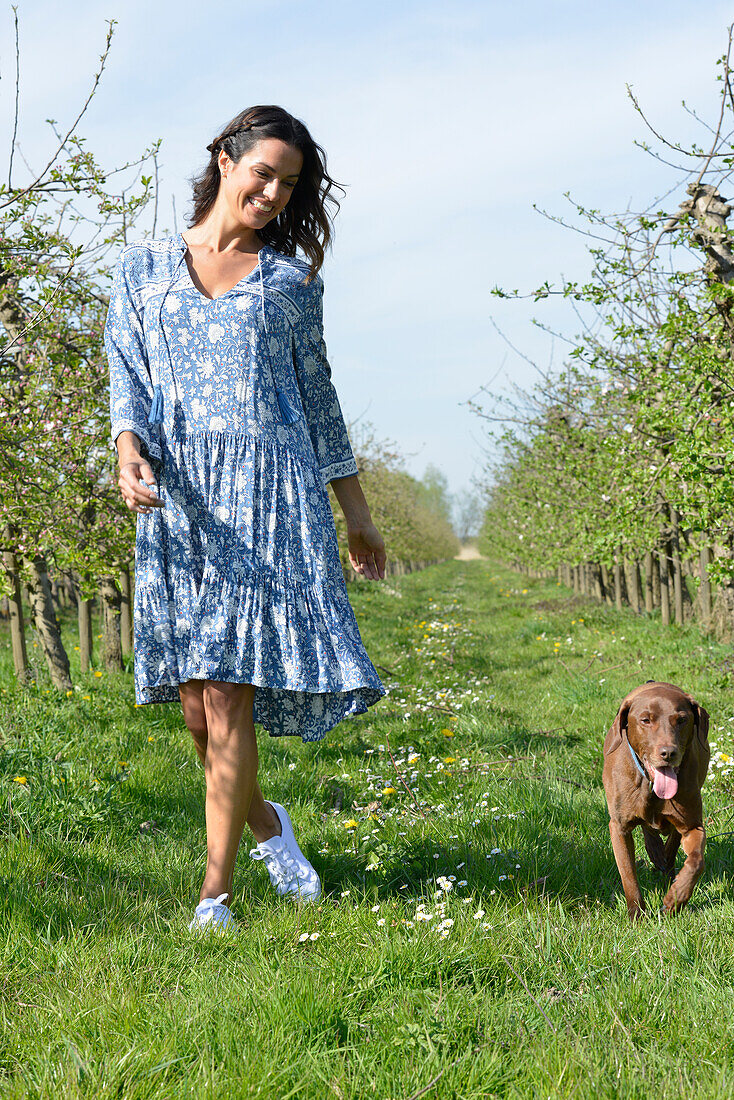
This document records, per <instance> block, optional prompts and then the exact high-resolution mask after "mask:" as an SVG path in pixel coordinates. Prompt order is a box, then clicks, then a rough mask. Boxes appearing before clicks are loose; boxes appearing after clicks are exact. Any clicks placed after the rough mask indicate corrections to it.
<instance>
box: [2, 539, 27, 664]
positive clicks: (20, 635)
mask: <svg viewBox="0 0 734 1100" xmlns="http://www.w3.org/2000/svg"><path fill="white" fill-rule="evenodd" d="M3 539H4V541H5V545H6V546H12V545H13V531H12V528H10V527H6V529H5V531H4V532H3ZM3 565H4V567H5V572H6V574H7V577H8V580H9V581H10V589H11V591H10V597H9V599H8V610H9V612H10V641H11V645H12V649H13V667H14V669H15V676H16V679H17V681H18V683H19V684H27V683H28V652H27V650H26V644H25V623H24V621H23V602H22V598H21V591H20V589H21V585H20V576H19V575H18V559H17V558H16V556H15V554H14V552H13V551H12V550H6V551H5V552H4V553H3Z"/></svg>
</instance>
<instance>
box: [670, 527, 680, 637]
mask: <svg viewBox="0 0 734 1100" xmlns="http://www.w3.org/2000/svg"><path fill="white" fill-rule="evenodd" d="M669 514H670V551H671V553H670V563H671V567H672V573H673V595H674V602H675V621H676V622H677V623H682V622H683V571H682V570H681V564H680V520H679V516H678V511H677V509H676V508H670V509H669Z"/></svg>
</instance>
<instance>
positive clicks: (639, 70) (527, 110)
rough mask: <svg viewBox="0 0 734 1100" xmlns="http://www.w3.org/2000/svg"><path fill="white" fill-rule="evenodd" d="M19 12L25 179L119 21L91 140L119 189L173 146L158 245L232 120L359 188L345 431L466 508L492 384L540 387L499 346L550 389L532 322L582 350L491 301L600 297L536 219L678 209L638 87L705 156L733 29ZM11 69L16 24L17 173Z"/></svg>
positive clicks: (193, 6)
mask: <svg viewBox="0 0 734 1100" xmlns="http://www.w3.org/2000/svg"><path fill="white" fill-rule="evenodd" d="M18 9H19V11H18V14H19V19H20V36H21V37H20V41H21V66H22V74H21V77H22V83H21V99H20V132H19V143H20V148H21V150H22V152H23V154H24V155H25V157H26V158H27V159H28V160H29V162H30V163H31V164H32V165H33V166H37V165H39V164H40V163H42V157H43V155H44V153H46V152H48V151H49V150H50V148H51V135H50V129H49V127H48V126H47V125H46V124H45V123H44V119H46V118H48V117H53V118H55V119H57V120H58V122H59V125H60V126H64V125H66V124H68V123H69V121H70V120H71V119H72V118H73V117H74V116H75V115H76V113H77V111H78V110H79V108H80V106H81V104H82V103H83V101H84V99H85V98H86V95H87V93H88V90H89V88H90V85H91V77H92V74H93V73H94V71H95V69H96V66H97V63H98V59H99V56H100V54H101V52H102V49H103V46H104V40H105V34H106V29H107V26H106V21H107V20H108V19H116V20H117V21H118V22H117V26H116V28H115V36H114V39H113V43H112V50H111V55H110V57H109V59H108V62H107V68H106V71H105V73H104V75H103V77H102V82H101V86H100V89H99V91H98V93H97V94H96V96H95V98H94V101H93V103H92V106H91V108H90V109H89V111H88V113H87V115H86V116H85V119H84V120H83V122H82V126H81V130H80V132H81V133H82V134H83V135H84V136H86V137H87V138H88V142H89V147H90V149H91V150H92V151H94V153H95V154H96V155H97V156H98V158H99V159H100V160H101V162H102V163H103V165H105V167H108V168H109V167H113V166H114V165H115V164H118V163H121V162H123V161H124V160H128V159H134V158H135V156H136V155H138V154H139V153H140V152H141V151H142V150H143V148H144V147H145V146H146V145H148V144H149V143H150V142H152V141H154V140H155V139H157V138H162V139H163V144H162V150H161V157H160V164H161V213H160V220H159V232H168V231H172V230H173V229H174V223H173V213H172V211H173V200H174V198H175V206H176V211H177V214H178V224H177V226H176V227H175V228H178V229H182V228H184V227H185V221H184V219H185V216H186V214H187V213H188V210H189V199H190V185H189V177H190V176H191V175H192V173H194V172H195V171H197V170H198V169H199V168H200V167H201V166H202V165H203V163H204V162H205V160H206V157H207V156H208V154H207V153H206V150H205V146H206V145H207V143H208V142H209V141H211V139H212V137H213V136H214V135H215V133H216V132H217V130H218V129H219V127H220V126H221V125H223V124H224V123H225V122H227V121H228V119H229V118H231V117H232V116H233V115H234V114H236V113H237V112H238V111H240V110H242V109H244V108H245V107H247V106H249V105H251V104H255V103H277V104H280V105H282V106H283V107H285V108H286V109H287V110H289V111H291V112H292V113H293V114H295V115H296V116H297V117H299V118H301V119H303V120H304V121H305V122H306V124H307V125H308V127H309V129H310V130H311V133H312V134H313V136H314V137H315V139H316V140H317V141H318V142H319V143H320V144H321V145H323V146H324V148H325V149H326V151H327V155H328V165H329V170H330V172H331V174H332V175H333V176H334V177H335V178H336V179H338V180H339V181H340V182H343V183H344V184H345V185H347V193H346V195H345V196H344V199H343V201H342V209H341V211H340V213H339V215H338V217H337V221H336V237H335V242H334V247H333V250H332V252H331V253H330V254H329V256H328V258H327V261H326V264H325V266H324V269H323V271H322V274H323V277H324V282H325V288H326V289H325V332H326V341H327V346H328V349H329V356H330V360H331V363H332V370H333V380H334V383H335V385H336V387H337V390H338V393H339V396H340V400H341V403H342V407H343V409H344V413H345V416H346V417H347V419H348V420H350V421H357V420H359V419H360V418H362V419H366V420H368V421H370V422H371V423H372V424H373V425H374V427H375V429H376V431H377V434H378V435H379V436H382V437H385V438H387V439H390V440H393V441H394V442H395V443H397V444H398V446H399V448H400V450H401V451H402V452H403V453H404V454H405V455H406V460H407V466H408V469H409V470H410V471H411V473H414V474H415V475H416V476H421V475H422V474H423V472H424V470H425V467H426V466H427V464H428V463H433V464H435V465H437V466H438V467H439V468H440V469H442V470H443V471H444V472H445V474H446V476H447V477H448V480H449V486H450V489H451V490H452V491H457V490H460V489H462V488H466V487H469V486H470V483H471V480H472V477H473V476H475V475H478V474H480V472H481V468H482V464H483V461H484V459H483V457H482V452H483V447H484V431H483V426H482V424H481V422H480V421H479V420H478V419H477V418H476V416H475V415H473V414H472V413H471V412H470V411H469V410H468V408H467V406H466V401H467V400H468V399H470V398H472V397H475V396H476V395H477V392H478V390H479V388H480V386H482V385H483V384H486V383H489V382H490V381H491V380H494V381H493V382H492V385H493V388H494V389H495V390H497V389H506V388H507V386H508V385H509V384H510V383H512V382H516V383H519V384H520V385H528V384H530V383H531V382H532V379H533V376H534V371H533V368H532V367H531V366H530V365H528V364H527V363H526V362H525V361H524V360H523V359H522V358H520V357H519V356H517V355H515V354H514V353H513V352H512V351H510V349H509V348H508V347H507V345H506V343H505V342H504V341H503V340H502V338H501V336H500V335H499V334H498V332H497V330H496V328H495V324H496V325H497V326H499V328H500V329H501V330H502V331H503V332H504V333H506V335H507V337H508V338H509V339H510V340H511V341H512V343H513V344H515V345H516V346H517V347H518V348H520V349H521V350H522V351H523V352H524V353H525V354H526V355H528V356H529V357H530V358H531V359H534V360H535V361H536V362H537V363H538V364H539V365H540V366H542V367H547V366H548V364H549V362H551V359H553V361H555V362H557V361H558V356H559V355H560V354H562V346H559V344H558V341H556V342H555V346H554V342H553V341H551V339H550V338H549V337H548V336H547V335H546V334H544V333H543V332H541V331H540V330H539V329H538V328H537V326H533V324H532V318H533V317H537V318H538V320H540V321H542V322H543V323H547V324H548V325H550V326H552V327H554V328H557V329H559V330H561V331H565V332H568V333H569V334H570V333H572V332H573V331H574V329H575V327H576V325H575V320H574V317H573V314H572V313H571V311H570V310H569V309H568V307H566V306H564V305H563V303H561V302H559V301H558V300H551V301H548V302H545V303H539V304H537V305H532V304H531V303H529V302H526V301H523V302H501V301H499V300H498V299H496V298H493V297H492V296H491V295H490V290H491V288H492V287H493V286H495V285H501V286H504V287H507V288H519V289H522V290H526V289H527V290H529V289H531V288H532V287H534V286H536V285H539V284H540V283H542V282H543V281H544V280H545V279H546V278H548V279H550V280H551V281H554V280H557V279H558V277H559V276H560V275H561V274H564V275H566V276H567V277H569V278H582V277H583V276H584V274H585V273H586V270H587V267H588V263H587V259H586V255H585V243H584V241H583V239H582V238H581V237H580V236H578V235H577V234H574V233H572V232H570V231H568V230H564V229H562V228H560V227H559V226H557V225H554V224H553V223H552V222H550V221H549V220H547V219H545V218H543V217H542V216H541V215H540V214H539V213H537V212H536V211H535V210H534V209H533V204H534V203H535V204H537V205H538V206H539V207H541V208H544V209H546V210H548V211H549V212H551V213H554V214H563V215H565V216H569V215H572V208H571V207H570V206H569V204H568V201H567V199H565V198H564V197H563V194H564V192H565V191H569V190H570V191H571V193H572V195H573V196H574V197H575V198H576V199H578V200H579V201H580V202H582V203H585V204H587V205H589V206H594V207H598V208H602V209H604V210H609V211H613V210H623V209H625V208H626V207H628V206H630V207H631V208H633V209H635V208H638V207H641V206H643V205H647V204H649V203H650V202H651V201H652V199H653V198H654V197H655V195H657V194H660V193H662V192H663V191H664V190H667V188H668V187H669V186H671V184H672V183H673V182H675V179H674V176H673V174H672V173H671V171H670V170H669V169H666V168H664V167H663V166H661V165H660V164H658V163H656V162H655V161H654V160H653V159H652V158H651V157H649V156H648V155H646V154H645V153H644V152H642V151H641V150H640V149H638V148H636V147H635V145H634V141H635V139H637V140H645V139H646V138H647V137H648V136H649V135H648V134H647V132H646V131H645V128H644V125H643V123H642V120H641V119H640V118H639V116H638V115H637V114H636V113H635V111H634V110H633V107H632V105H631V103H630V101H629V99H628V96H627V92H626V88H625V84H626V83H629V84H631V85H632V86H633V88H634V91H635V93H636V95H637V96H638V97H639V99H640V101H641V103H642V105H643V106H644V109H645V111H646V112H647V113H648V114H649V116H650V118H651V119H652V120H654V122H655V125H656V126H658V127H659V128H660V129H662V131H663V132H664V133H666V134H667V135H668V136H670V137H672V138H675V139H682V140H685V139H686V138H690V137H691V136H692V135H694V134H696V135H697V136H698V137H699V139H700V140H702V135H701V134H700V132H699V133H697V132H696V130H695V126H694V124H693V122H692V120H691V118H690V116H688V115H687V114H686V113H685V111H684V110H683V108H682V107H681V100H682V99H685V100H686V102H687V103H688V104H689V105H690V106H692V107H695V108H696V109H697V110H699V112H700V113H701V115H702V116H703V117H704V118H705V119H707V120H710V119H711V118H712V117H713V114H714V112H715V110H716V103H717V101H716V96H717V85H716V83H715V73H716V69H715V64H714V63H715V60H716V58H717V57H718V56H719V55H720V54H721V53H722V52H723V51H724V48H725V43H726V27H727V24H728V23H729V22H731V21H732V20H734V5H731V4H724V3H716V2H713V3H710V4H707V5H695V6H694V5H691V4H689V3H686V4H684V3H680V2H678V0H668V2H666V3H661V2H659V0H650V2H648V3H646V4H644V5H643V4H639V3H629V2H627V0H623V2H619V3H606V4H605V3H600V4H598V5H596V6H592V5H589V4H587V3H577V2H573V3H572V2H565V3H564V2H561V3H551V4H548V3H539V2H536V0H530V2H526V3H523V4H517V3H516V4H509V3H507V2H503V3H495V2H493V0H485V2H484V3H473V2H468V0H454V2H453V3H451V4H447V3H445V2H444V3H440V4H439V3H434V2H432V0H428V2H422V3H400V2H393V3H384V2H382V0H377V2H373V3H370V4H369V5H365V4H345V3H342V4H335V3H326V2H323V0H309V2H308V3H306V2H304V0H289V2H288V3H285V2H282V0H268V2H267V3H263V2H261V0H258V2H252V0H239V2H238V3H236V4H235V3H230V2H218V0H211V2H210V3H208V4H202V3H200V2H199V3H191V2H188V0H177V2H175V3H174V2H173V0H157V2H155V3H151V2H150V0H148V2H147V3H143V2H141V0H124V3H123V2H121V0H105V2H98V0H88V2H86V3H85V2H84V0H79V2H77V3H75V5H74V8H73V15H71V14H70V10H69V9H67V8H64V7H63V6H61V7H59V6H58V5H57V4H51V3H49V2H47V0H36V2H32V3H31V2H25V3H24V2H23V0H20V2H19V3H18ZM14 64H15V60H14V42H13V16H12V9H11V6H10V4H9V3H8V4H6V5H5V6H4V7H3V8H2V9H0V127H1V128H2V135H3V144H2V148H3V150H4V151H7V149H8V145H9V135H10V123H11V119H12V98H13V81H14ZM4 163H7V153H6V160H5V162H4ZM16 163H18V162H17V160H16ZM3 172H5V169H4V168H3ZM21 180H22V171H20V172H19V173H18V174H16V178H15V182H20V181H21ZM680 197H683V195H682V189H681V195H680ZM678 201H680V198H679V196H678V195H677V194H676V195H675V196H674V197H672V198H671V199H669V200H668V202H669V203H670V204H671V206H675V205H677V203H678Z"/></svg>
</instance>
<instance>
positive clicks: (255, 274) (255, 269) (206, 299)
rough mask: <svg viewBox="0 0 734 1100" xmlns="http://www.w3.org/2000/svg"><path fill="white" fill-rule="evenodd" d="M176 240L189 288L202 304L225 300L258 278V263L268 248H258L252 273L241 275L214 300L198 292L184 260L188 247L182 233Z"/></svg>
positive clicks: (264, 245)
mask: <svg viewBox="0 0 734 1100" xmlns="http://www.w3.org/2000/svg"><path fill="white" fill-rule="evenodd" d="M177 240H178V243H179V245H180V246H181V251H182V252H183V255H184V266H185V267H186V274H187V275H188V278H189V282H190V283H191V286H192V287H193V288H194V290H195V291H196V293H197V294H198V295H199V297H200V298H201V299H202V300H203V301H204V302H218V301H219V299H220V298H226V297H227V295H228V294H231V293H232V292H233V291H235V290H237V288H238V287H239V286H241V285H242V284H243V283H246V282H248V281H249V280H250V279H253V278H257V277H258V276H259V273H260V262H261V256H262V253H263V252H264V251H265V249H266V248H267V247H268V246H267V245H266V244H265V243H263V244H262V245H261V246H260V248H258V250H257V263H256V264H255V266H254V267H253V269H252V271H249V272H248V273H247V275H243V276H242V278H241V279H239V280H238V281H237V282H236V283H235V284H234V286H231V287H230V288H229V290H225V291H223V293H222V294H217V296H216V298H210V297H209V296H208V295H206V294H202V292H201V291H200V290H199V288H198V286H197V285H196V283H195V282H194V280H193V277H192V275H191V271H190V270H189V265H188V262H187V260H186V253H187V252H188V251H189V246H188V242H187V241H186V240H185V238H184V235H183V233H178V234H177Z"/></svg>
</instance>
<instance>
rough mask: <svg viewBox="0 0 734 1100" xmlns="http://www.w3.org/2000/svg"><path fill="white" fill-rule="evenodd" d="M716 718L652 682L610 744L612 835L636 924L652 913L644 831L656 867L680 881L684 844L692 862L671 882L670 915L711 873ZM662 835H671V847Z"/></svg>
mask: <svg viewBox="0 0 734 1100" xmlns="http://www.w3.org/2000/svg"><path fill="white" fill-rule="evenodd" d="M708 730H709V716H708V714H707V713H706V711H705V710H704V709H703V707H701V706H699V705H698V703H697V702H696V701H695V699H692V698H691V696H690V695H688V694H687V693H686V692H685V691H681V689H680V688H679V687H676V686H675V684H664V683H658V682H657V681H655V680H648V682H647V683H646V684H642V685H641V686H640V687H638V688H635V689H634V691H631V692H630V693H629V695H628V696H627V697H626V699H625V700H624V701H623V702H622V705H621V706H620V708H619V712H618V714H617V717H616V718H615V720H614V725H613V726H612V728H611V729H610V730H609V733H608V734H607V736H606V739H605V741H604V772H603V782H604V790H605V792H606V796H607V806H608V807H609V832H610V835H611V838H612V848H613V849H614V858H615V859H616V861H617V867H618V868H619V873H620V876H621V878H622V887H623V889H624V896H625V898H626V899H627V910H628V912H629V915H630V917H631V918H632V920H636V919H637V918H638V917H639V916H640V915H641V914H642V913H644V911H645V906H644V903H643V901H642V894H641V893H640V887H639V884H638V882H637V872H636V869H635V845H634V840H633V838H632V831H633V829H635V828H636V827H637V826H638V825H641V826H642V832H643V835H644V838H645V848H646V849H647V854H648V855H649V857H650V859H651V860H652V863H653V866H654V867H656V868H657V870H658V871H662V872H663V873H664V874H665V875H666V876H667V877H668V879H670V878H672V877H673V870H674V867H675V857H676V854H677V852H678V847H679V846H680V845H681V843H682V845H683V851H684V852H685V854H686V860H685V863H684V864H683V866H682V867H681V869H680V871H679V872H678V875H677V876H676V878H675V879H673V881H672V883H671V884H670V889H669V890H668V892H667V894H666V895H665V898H664V900H663V906H664V908H665V912H666V913H672V912H675V911H676V910H678V909H681V908H682V907H683V906H684V905H685V904H686V902H687V901H688V900H689V898H690V896H691V894H692V893H693V887H694V886H695V884H696V882H697V881H698V879H699V877H700V875H701V872H702V871H703V850H704V847H705V844H706V833H705V831H704V827H703V808H702V805H701V787H702V785H703V781H704V779H705V778H706V772H707V771H708V766H709V757H710V751H709V743H708ZM661 834H662V835H663V836H667V838H668V839H667V840H666V842H665V844H663V841H662V839H661Z"/></svg>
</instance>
